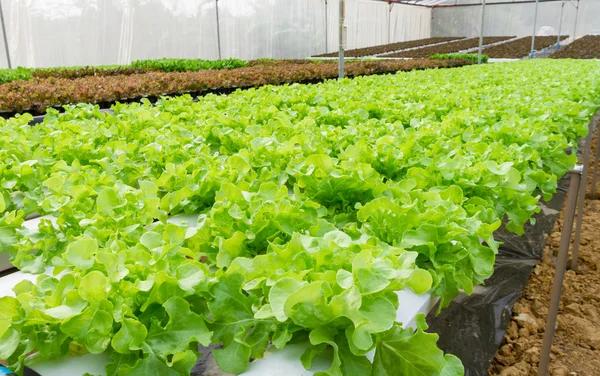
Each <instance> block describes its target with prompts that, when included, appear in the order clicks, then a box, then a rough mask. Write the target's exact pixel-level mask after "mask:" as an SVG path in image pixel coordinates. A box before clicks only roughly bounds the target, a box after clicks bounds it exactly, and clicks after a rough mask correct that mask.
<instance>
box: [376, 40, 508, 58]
mask: <svg viewBox="0 0 600 376" xmlns="http://www.w3.org/2000/svg"><path fill="white" fill-rule="evenodd" d="M512 38H514V37H484V38H483V44H484V45H486V44H492V43H498V42H502V41H505V40H509V39H512ZM477 46H479V38H470V39H462V40H459V41H456V42H449V43H446V44H440V45H438V46H431V47H423V48H417V49H416V50H410V51H404V52H402V51H401V52H396V53H392V54H386V55H383V56H381V57H412V58H419V57H421V58H423V57H429V56H431V55H436V54H449V53H454V52H459V51H463V50H468V49H470V48H475V47H477Z"/></svg>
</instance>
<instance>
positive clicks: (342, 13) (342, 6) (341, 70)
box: [338, 0, 346, 78]
mask: <svg viewBox="0 0 600 376" xmlns="http://www.w3.org/2000/svg"><path fill="white" fill-rule="evenodd" d="M345 5H346V1H345V0H340V61H339V66H338V77H339V78H344V48H345V46H344V41H345V38H344V36H345V35H344V34H345V30H344V18H345V15H346V9H345V8H346V7H345Z"/></svg>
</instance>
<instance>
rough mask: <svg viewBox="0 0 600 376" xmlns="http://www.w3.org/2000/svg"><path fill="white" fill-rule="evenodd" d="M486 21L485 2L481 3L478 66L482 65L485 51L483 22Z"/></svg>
mask: <svg viewBox="0 0 600 376" xmlns="http://www.w3.org/2000/svg"><path fill="white" fill-rule="evenodd" d="M484 20H485V0H483V1H482V2H481V28H480V29H479V52H478V53H477V64H481V51H482V50H483V21H484Z"/></svg>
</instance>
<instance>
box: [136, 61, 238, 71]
mask: <svg viewBox="0 0 600 376" xmlns="http://www.w3.org/2000/svg"><path fill="white" fill-rule="evenodd" d="M131 66H132V67H133V68H151V69H156V70H160V71H163V72H192V71H199V70H208V69H210V70H217V69H234V68H241V67H246V66H248V62H247V61H245V60H240V59H235V58H231V59H221V60H202V59H175V58H162V59H151V60H136V61H133V62H132V63H131Z"/></svg>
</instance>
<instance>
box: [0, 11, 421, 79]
mask: <svg viewBox="0 0 600 376" xmlns="http://www.w3.org/2000/svg"><path fill="white" fill-rule="evenodd" d="M0 1H1V2H2V6H3V10H4V19H5V23H6V29H7V37H8V44H9V51H10V57H11V62H12V65H13V67H16V66H26V67H52V66H72V65H107V64H127V63H129V62H131V61H132V60H137V59H148V58H161V57H187V58H202V59H218V58H219V57H222V58H228V57H237V58H242V59H256V58H261V57H273V58H302V57H306V56H311V55H315V54H320V53H324V52H326V51H329V52H331V51H337V49H338V47H339V38H338V35H339V20H338V16H339V2H338V0H0ZM430 16H431V9H429V8H424V7H416V6H407V5H400V4H394V5H392V6H390V5H389V4H388V3H387V2H385V1H382V0H346V25H347V47H348V48H357V47H367V46H373V45H378V44H386V43H390V42H397V41H404V40H412V39H420V38H428V37H429V36H430V30H431V27H430ZM217 19H218V22H217ZM219 34H220V35H219ZM219 36H220V38H219ZM0 43H2V46H1V48H0V67H7V66H8V64H7V59H6V54H5V52H4V45H3V42H2V39H1V38H0Z"/></svg>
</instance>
